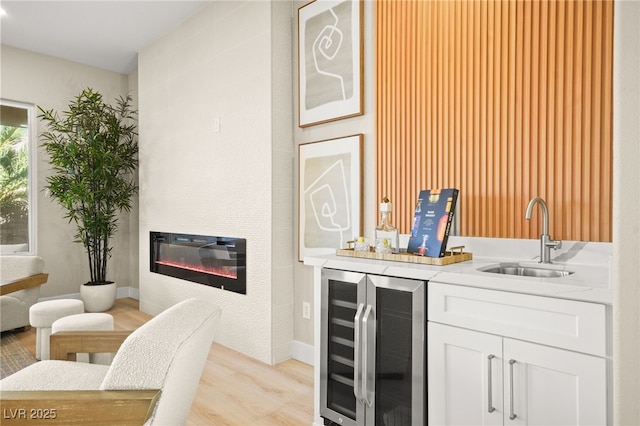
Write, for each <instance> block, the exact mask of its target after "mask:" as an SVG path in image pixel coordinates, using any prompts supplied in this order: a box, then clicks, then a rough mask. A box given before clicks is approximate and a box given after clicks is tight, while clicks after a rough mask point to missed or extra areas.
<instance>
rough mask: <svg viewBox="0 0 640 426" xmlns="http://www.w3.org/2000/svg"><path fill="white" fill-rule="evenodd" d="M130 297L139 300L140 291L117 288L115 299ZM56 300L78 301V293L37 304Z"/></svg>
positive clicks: (43, 299) (51, 298)
mask: <svg viewBox="0 0 640 426" xmlns="http://www.w3.org/2000/svg"><path fill="white" fill-rule="evenodd" d="M126 297H130V298H132V299H136V300H140V289H138V288H135V287H118V291H117V293H116V299H124V298H126ZM58 299H80V293H69V294H61V295H58V296H49V297H41V298H39V299H38V302H44V301H45V300H58Z"/></svg>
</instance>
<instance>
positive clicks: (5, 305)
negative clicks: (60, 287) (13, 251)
mask: <svg viewBox="0 0 640 426" xmlns="http://www.w3.org/2000/svg"><path fill="white" fill-rule="evenodd" d="M43 271H44V259H43V258H41V257H39V256H20V255H13V256H6V255H3V256H0V281H2V284H3V285H2V294H3V296H0V313H1V316H0V331H7V330H13V329H16V328H21V327H27V326H29V308H30V307H31V306H32V305H33V304H35V303H36V302H37V301H38V295H39V294H40V286H41V285H42V284H44V283H46V282H47V278H48V275H47V274H43V273H42V272H43ZM15 289H24V290H17V291H14V290H15ZM5 292H6V294H5Z"/></svg>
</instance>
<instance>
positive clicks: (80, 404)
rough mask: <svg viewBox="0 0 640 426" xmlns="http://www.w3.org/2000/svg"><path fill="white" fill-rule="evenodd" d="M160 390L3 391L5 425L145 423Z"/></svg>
mask: <svg viewBox="0 0 640 426" xmlns="http://www.w3.org/2000/svg"><path fill="white" fill-rule="evenodd" d="M159 395H160V390H157V389H145V390H121V391H120V390H115V391H100V390H77V391H0V407H1V410H0V411H2V424H3V425H26V424H28V425H34V424H46V425H142V424H144V422H145V421H146V420H147V419H148V418H149V416H150V415H151V413H152V412H153V409H154V407H155V405H156V402H157V399H158V397H159Z"/></svg>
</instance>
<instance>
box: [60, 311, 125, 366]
mask: <svg viewBox="0 0 640 426" xmlns="http://www.w3.org/2000/svg"><path fill="white" fill-rule="evenodd" d="M80 330H89V331H95V330H113V317H112V316H111V315H109V314H103V313H88V314H75V315H69V316H66V317H62V318H60V319H58V320H56V321H55V322H54V323H53V324H52V326H51V333H52V334H55V333H57V332H59V331H80ZM112 359H113V354H110V353H92V354H88V356H87V354H79V355H78V356H77V357H76V361H80V362H90V363H91V364H103V365H111V360H112Z"/></svg>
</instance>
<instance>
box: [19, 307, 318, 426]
mask: <svg viewBox="0 0 640 426" xmlns="http://www.w3.org/2000/svg"><path fill="white" fill-rule="evenodd" d="M108 313H110V314H112V315H113V317H114V322H115V328H116V329H117V330H133V329H136V328H138V327H139V326H140V325H142V324H144V323H145V322H146V321H148V320H149V319H150V318H151V316H150V315H147V314H145V313H143V312H140V311H139V310H138V301H137V300H134V299H118V300H117V301H116V304H115V306H114V307H113V309H111V310H110V311H108ZM17 336H18V338H19V339H20V341H21V342H22V343H23V344H24V345H25V346H26V347H27V348H28V349H29V350H30V351H31V352H32V353H33V354H35V344H36V343H35V342H36V340H35V329H34V328H32V329H31V330H29V331H25V332H22V333H18V334H17ZM312 423H313V368H312V367H311V366H309V365H307V364H304V363H301V362H299V361H296V360H289V361H285V362H283V363H280V364H278V365H275V366H270V365H267V364H264V363H262V362H260V361H256V360H255V359H253V358H250V357H248V356H245V355H243V354H241V353H238V352H236V351H233V350H231V349H229V348H226V347H224V346H222V345H219V344H217V343H214V344H213V345H212V347H211V351H210V352H209V357H208V359H207V363H206V365H205V367H204V372H203V374H202V378H201V380H200V384H199V386H198V391H197V393H196V396H195V399H194V401H193V405H192V406H191V413H190V414H189V418H188V419H187V423H186V424H187V425H190V426H193V425H212V426H223V425H228V426H245V425H246V426H271V425H273V426H286V425H291V426H294V425H295V426H309V425H311V424H312Z"/></svg>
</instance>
